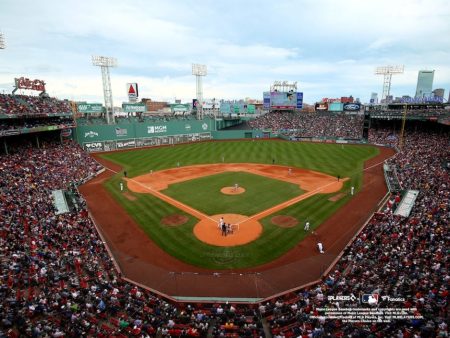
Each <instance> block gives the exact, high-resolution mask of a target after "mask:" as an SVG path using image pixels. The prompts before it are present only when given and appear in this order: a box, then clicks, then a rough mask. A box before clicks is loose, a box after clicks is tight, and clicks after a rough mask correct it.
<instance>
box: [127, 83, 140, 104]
mask: <svg viewBox="0 0 450 338" xmlns="http://www.w3.org/2000/svg"><path fill="white" fill-rule="evenodd" d="M127 90H128V101H130V102H136V100H137V98H138V97H139V90H138V84H137V83H127Z"/></svg>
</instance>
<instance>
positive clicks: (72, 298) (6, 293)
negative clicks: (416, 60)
mask: <svg viewBox="0 0 450 338" xmlns="http://www.w3.org/2000/svg"><path fill="white" fill-rule="evenodd" d="M411 111H413V113H412V115H411V120H409V121H408V123H407V126H406V134H405V142H404V146H403V148H402V149H401V150H400V149H397V148H396V147H397V145H398V142H399V140H400V122H401V121H400V120H399V119H396V118H392V116H394V115H395V114H397V115H395V116H400V115H399V114H398V113H399V110H398V109H396V108H394V107H391V106H389V107H388V109H387V110H384V111H377V112H374V113H372V114H371V117H370V129H369V132H368V139H367V140H364V139H363V128H364V118H365V117H364V116H362V115H347V114H343V113H342V114H336V113H333V114H331V113H307V114H306V113H301V112H280V111H276V112H271V113H268V114H265V115H262V116H260V117H257V118H255V119H251V120H250V121H248V124H249V125H250V126H251V128H252V129H250V130H237V131H221V130H220V129H221V128H220V126H222V127H225V125H224V121H215V120H214V119H212V118H207V119H205V120H200V121H195V120H191V119H189V118H184V117H183V118H181V119H180V118H175V117H174V118H162V119H161V118H156V119H154V118H150V117H148V118H147V117H146V118H142V119H139V118H138V119H136V118H135V117H126V118H120V119H118V120H117V122H116V125H112V126H105V125H104V120H103V119H102V118H100V117H98V118H84V117H83V118H79V119H77V120H74V118H73V114H72V110H71V106H70V104H69V102H68V101H66V100H57V99H53V98H46V97H43V98H42V97H39V98H38V97H31V96H14V95H5V94H3V95H0V138H1V141H2V143H3V145H4V147H3V148H2V151H1V152H2V155H1V160H0V169H1V170H0V200H1V206H0V259H1V260H0V264H1V269H0V271H1V273H0V299H1V306H0V314H1V318H2V319H1V322H0V337H3V336H6V337H50V336H52V337H86V336H90V337H94V336H97V337H128V336H135V337H169V336H170V337H186V336H188V337H200V336H202V337H206V336H208V337H271V336H274V337H324V336H333V337H392V336H396V337H437V336H443V337H445V336H447V335H448V321H449V313H448V301H449V297H450V295H449V282H450V276H449V271H448V266H449V255H448V248H449V247H448V245H449V233H448V224H449V215H450V213H449V211H450V210H449V205H450V194H449V182H450V180H449V171H450V167H449V165H448V163H450V146H449V145H450V144H449V135H450V134H449V132H450V130H449V127H448V125H445V124H441V123H440V121H441V118H442V117H448V110H445V109H444V108H442V107H441V106H439V107H436V106H433V107H423V106H421V107H420V108H418V109H417V110H414V109H412V110H411ZM416 116H420V117H421V118H420V119H416V118H415V117H416ZM422 117H423V119H422ZM391 118H392V119H391ZM162 123H165V124H164V125H166V126H167V128H168V129H169V130H168V131H167V132H166V133H163V134H162V137H166V138H167V144H175V143H185V142H193V141H198V140H200V139H198V138H189V137H188V136H187V135H194V134H199V133H200V132H203V133H205V134H206V133H208V135H209V136H211V137H213V138H215V139H225V138H228V139H231V138H238V137H242V138H243V137H247V136H250V137H252V138H255V137H257V136H260V135H268V136H270V137H273V136H274V135H280V136H281V137H283V138H284V139H288V140H291V141H299V140H300V141H316V142H321V141H326V140H333V142H334V141H342V140H345V141H346V142H358V143H359V142H368V143H370V144H383V145H387V146H390V147H392V148H394V149H397V151H398V152H397V153H396V155H395V156H394V157H392V158H391V159H389V160H388V161H387V162H386V163H385V168H386V175H387V176H386V177H387V182H388V184H389V185H390V186H391V187H392V188H391V193H390V194H388V196H387V198H386V203H385V205H383V207H382V208H380V210H379V211H378V212H376V213H374V214H373V215H371V217H370V219H369V221H368V222H367V224H366V225H365V227H364V228H362V229H361V230H360V232H359V233H358V234H356V235H355V237H354V238H353V240H352V241H351V243H349V244H348V245H347V247H346V248H345V250H344V251H343V252H342V254H341V255H340V259H339V260H338V261H337V262H336V263H335V265H334V266H333V267H332V268H331V269H330V270H329V272H327V273H326V275H324V276H323V278H322V280H321V281H320V282H319V283H316V284H314V285H309V286H307V287H302V288H300V289H298V290H292V291H290V292H287V293H284V294H282V295H276V296H274V297H272V298H270V299H266V300H264V302H259V303H250V304H238V303H235V302H230V301H227V299H223V300H222V301H220V300H217V301H214V302H212V303H210V302H189V301H187V302H174V301H172V300H170V299H166V298H164V297H162V296H161V295H159V294H157V293H155V292H151V291H149V290H147V289H146V288H144V287H141V286H139V285H135V284H133V283H132V282H130V281H129V280H128V279H125V278H123V276H122V275H121V273H120V272H119V271H118V270H117V267H116V266H115V262H114V260H113V259H112V257H111V256H110V252H109V251H108V248H107V247H106V246H105V245H104V241H103V239H102V236H101V234H100V233H99V232H98V231H97V228H96V227H95V225H94V223H93V221H92V219H91V217H90V214H89V212H88V206H87V205H86V202H85V201H84V198H83V196H81V195H80V194H79V193H78V191H77V190H76V189H74V187H77V186H79V185H80V184H82V183H83V182H85V181H87V180H89V179H91V178H92V177H95V176H97V175H101V173H102V171H103V170H104V168H103V167H102V166H101V165H100V164H99V163H98V162H97V161H95V160H94V159H93V158H92V157H91V156H90V154H89V153H88V152H87V151H85V149H88V148H89V147H87V146H86V144H94V143H101V146H102V147H101V149H100V148H95V150H114V149H118V148H120V147H119V144H122V145H123V144H124V143H123V142H124V140H122V139H120V137H121V135H123V133H125V132H124V131H123V129H125V130H127V133H128V134H127V135H128V136H127V138H126V139H128V140H131V139H132V140H135V143H132V146H131V147H132V148H135V147H138V146H140V145H141V146H153V145H161V144H163V143H152V142H153V141H152V140H150V138H149V137H141V136H140V135H139V134H138V132H137V130H138V128H140V127H142V126H144V127H145V128H144V130H146V131H147V130H153V131H154V130H155V129H151V128H149V127H152V126H153V127H154V126H159V125H162ZM178 124H179V125H178ZM186 124H189V129H187V128H186ZM124 125H127V126H128V127H129V128H130V129H127V128H128V127H124ZM204 125H206V127H204ZM139 126H140V127H139ZM171 126H174V128H179V129H174V130H175V131H173V133H175V132H176V133H177V134H180V135H185V136H186V137H184V138H182V137H178V136H177V137H176V135H173V134H170V133H171V132H172V131H171V130H170V128H172V127H171ZM217 126H219V128H218V127H217ZM94 127H95V128H97V129H95V128H94ZM85 128H86V129H85ZM101 128H111V133H116V134H114V135H113V136H112V137H115V136H117V140H116V139H115V140H111V139H109V138H103V139H101V138H100V137H101V135H100V136H98V137H99V139H96V138H95V137H97V136H95V135H94V134H95V132H97V131H102V132H103V129H101ZM117 128H118V130H117ZM133 128H134V129H133ZM196 128H198V129H196ZM217 129H219V130H217ZM104 130H105V133H106V132H109V129H108V131H106V129H104ZM269 130H270V132H268V131H269ZM89 131H92V133H91V134H89V136H87V137H89V138H90V140H91V141H89V142H86V141H85V140H82V139H78V140H77V141H78V142H76V138H77V135H78V137H80V135H85V134H86V133H88V132H89ZM265 132H266V134H264V133H265ZM133 133H135V134H133ZM267 133H269V134H267ZM90 135H94V136H92V137H91V136H90ZM147 136H148V135H147ZM206 139H209V137H208V138H207V137H206V136H205V140H206ZM147 140H148V141H147ZM108 142H109V143H108ZM120 142H122V143H120ZM146 142H147V143H146ZM107 144H108V146H111V147H110V148H108V149H106V145H107ZM91 149H92V148H91ZM56 190H63V191H70V196H71V197H70V199H71V202H70V203H71V205H72V206H73V207H72V208H70V210H68V211H67V212H65V213H62V214H58V215H57V214H56V209H55V205H54V203H53V200H52V199H51V198H50V196H51V194H52V192H53V191H56ZM408 190H417V191H419V193H418V196H417V199H416V200H415V201H414V204H413V206H412V208H411V212H410V214H409V216H407V217H403V216H398V215H395V213H394V212H395V209H396V206H397V205H398V204H399V202H400V201H401V198H402V195H403V194H404V193H405V192H406V191H408ZM75 206H76V207H75ZM375 294H376V295H381V296H389V297H390V298H391V299H393V300H392V301H391V299H389V298H383V297H381V298H380V299H379V300H378V306H379V307H380V308H382V307H398V308H399V307H401V308H403V309H406V311H407V313H408V314H409V315H410V317H409V318H407V319H401V320H390V321H388V322H384V323H383V322H376V321H367V322H357V323H354V322H345V321H343V320H327V319H325V317H324V312H323V309H324V308H333V309H339V308H344V307H346V306H353V305H354V302H353V300H352V299H351V298H345V297H343V296H350V295H355V296H356V297H360V296H361V295H375ZM337 296H342V298H337ZM367 307H368V308H369V306H368V305H367Z"/></svg>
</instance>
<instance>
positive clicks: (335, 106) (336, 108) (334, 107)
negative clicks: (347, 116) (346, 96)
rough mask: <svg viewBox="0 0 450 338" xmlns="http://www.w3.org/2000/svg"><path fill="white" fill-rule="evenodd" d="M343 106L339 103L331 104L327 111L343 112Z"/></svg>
mask: <svg viewBox="0 0 450 338" xmlns="http://www.w3.org/2000/svg"><path fill="white" fill-rule="evenodd" d="M343 106H344V105H343V104H342V103H340V102H332V103H330V104H329V105H328V110H329V111H342V110H343Z"/></svg>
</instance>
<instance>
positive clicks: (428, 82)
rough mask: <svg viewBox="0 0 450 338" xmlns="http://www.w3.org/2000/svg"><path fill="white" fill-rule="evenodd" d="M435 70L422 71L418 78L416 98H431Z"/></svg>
mask: <svg viewBox="0 0 450 338" xmlns="http://www.w3.org/2000/svg"><path fill="white" fill-rule="evenodd" d="M433 79H434V70H420V71H419V75H418V77H417V88H416V97H417V98H419V97H424V96H431V93H432V90H433Z"/></svg>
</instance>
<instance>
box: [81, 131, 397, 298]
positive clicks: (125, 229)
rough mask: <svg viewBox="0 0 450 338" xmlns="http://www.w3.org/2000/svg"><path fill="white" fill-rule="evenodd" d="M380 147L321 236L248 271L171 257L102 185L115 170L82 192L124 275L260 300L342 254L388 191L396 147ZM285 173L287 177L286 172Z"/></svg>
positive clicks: (191, 292) (174, 292) (180, 292)
mask: <svg viewBox="0 0 450 338" xmlns="http://www.w3.org/2000/svg"><path fill="white" fill-rule="evenodd" d="M272 142H285V141H279V140H273V141H272ZM378 148H379V150H380V154H379V155H378V156H377V157H375V158H372V159H371V160H369V161H367V162H366V163H365V165H364V168H365V171H364V175H363V185H362V188H361V190H360V191H359V192H358V193H357V194H356V195H355V196H354V197H353V198H352V199H351V200H350V201H349V202H348V203H346V204H345V205H344V206H343V207H342V208H340V209H339V210H338V211H337V212H336V213H335V214H333V215H332V216H331V217H330V218H329V219H328V220H326V221H325V222H324V223H323V224H322V225H321V226H320V227H319V229H317V230H316V235H311V236H308V237H306V238H305V239H304V240H303V241H302V242H301V243H299V244H298V245H297V246H296V247H294V248H293V249H291V250H290V251H288V252H287V253H285V254H284V255H283V256H281V257H279V258H278V259H276V260H274V261H272V262H270V263H267V264H264V265H261V266H258V267H255V268H249V269H240V270H232V271H226V270H224V271H211V270H207V269H202V268H198V267H195V266H191V265H189V264H186V263H184V262H181V261H179V260H178V259H176V258H174V257H172V256H170V255H168V254H167V253H166V252H165V251H163V250H162V249H161V248H160V247H159V246H158V245H157V244H156V243H154V242H153V241H152V240H151V239H150V238H148V237H147V236H146V234H145V233H144V232H143V231H142V230H141V228H140V227H139V225H138V224H136V223H135V222H134V220H133V219H132V218H131V216H130V215H128V214H127V213H126V212H125V211H124V209H123V208H122V206H121V205H120V204H118V202H117V201H116V200H115V199H114V198H113V197H112V196H111V195H110V194H109V193H108V191H107V190H106V188H105V187H104V186H103V184H102V183H103V182H104V181H105V180H106V179H108V178H109V177H111V176H112V175H114V173H113V172H111V171H106V172H104V173H102V174H101V175H99V176H97V177H96V178H95V179H93V180H91V181H89V182H88V183H86V184H84V185H83V186H81V187H80V191H81V193H82V194H83V196H84V198H85V199H86V201H87V204H88V207H89V211H90V213H91V215H92V217H93V219H94V221H95V222H96V225H97V227H98V230H99V232H100V233H101V234H102V235H103V237H104V238H105V241H106V242H107V244H108V247H109V249H110V251H111V252H112V254H113V257H114V260H115V261H116V262H117V264H118V265H119V267H120V269H121V272H122V275H123V276H126V277H127V278H129V279H131V280H133V281H135V282H137V283H139V284H140V285H142V286H145V287H147V288H149V289H152V290H154V291H156V292H158V293H162V294H165V295H167V296H170V297H173V298H176V299H178V298H177V297H195V298H196V299H202V298H201V297H211V298H209V299H210V300H215V299H216V300H217V299H219V298H221V297H228V298H239V299H243V298H245V299H248V298H251V299H254V300H256V299H261V298H265V297H270V296H272V295H274V294H278V293H281V292H285V291H286V290H289V289H293V288H298V287H300V286H302V285H305V284H307V283H311V282H313V281H317V280H318V279H320V277H321V275H322V274H323V273H324V272H325V271H326V269H327V268H328V267H330V265H331V264H332V263H333V262H334V261H335V259H337V258H338V255H339V254H340V253H341V251H342V249H343V248H344V247H345V246H346V245H347V243H348V242H349V241H350V240H351V238H352V237H353V236H354V234H355V233H356V232H357V231H358V230H359V229H360V228H361V226H362V225H363V224H364V222H365V221H366V220H367V218H368V216H369V215H370V214H371V213H372V212H374V211H375V210H376V209H377V203H378V202H379V201H380V200H381V199H382V198H383V196H384V195H385V194H386V192H387V188H386V184H385V181H384V175H383V169H382V164H383V161H384V160H385V159H387V158H389V157H391V156H392V155H393V154H394V151H393V150H392V149H389V148H383V147H378ZM94 156H95V158H96V159H97V160H98V161H99V162H100V163H102V164H103V165H104V166H105V167H107V168H110V169H112V170H114V171H115V172H120V171H121V168H120V167H119V166H117V165H116V164H114V163H111V162H109V161H106V160H104V159H102V158H101V157H100V156H98V155H94ZM280 173H281V172H280ZM284 176H287V173H286V172H285V173H284ZM305 183H307V182H305ZM303 189H304V188H303ZM305 190H307V189H305ZM318 239H320V240H321V241H322V243H323V244H324V248H325V254H319V253H318V252H317V249H316V243H317V240H318ZM225 250H226V248H225ZM222 259H226V256H225V257H223V258H222ZM300 272H301V273H300ZM203 300H206V299H204V298H203Z"/></svg>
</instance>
